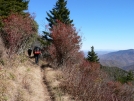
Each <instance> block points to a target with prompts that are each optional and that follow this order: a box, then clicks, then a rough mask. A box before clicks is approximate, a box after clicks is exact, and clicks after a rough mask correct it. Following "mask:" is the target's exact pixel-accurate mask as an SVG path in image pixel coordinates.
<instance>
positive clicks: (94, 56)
mask: <svg viewBox="0 0 134 101" xmlns="http://www.w3.org/2000/svg"><path fill="white" fill-rule="evenodd" d="M87 60H89V61H91V62H99V59H98V56H97V54H96V53H95V52H94V47H93V46H92V47H91V51H89V52H88V56H87Z"/></svg>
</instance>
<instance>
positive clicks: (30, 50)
mask: <svg viewBox="0 0 134 101" xmlns="http://www.w3.org/2000/svg"><path fill="white" fill-rule="evenodd" d="M27 53H28V56H29V57H31V54H32V49H31V48H29V49H28V50H27Z"/></svg>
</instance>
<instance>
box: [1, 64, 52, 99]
mask: <svg viewBox="0 0 134 101" xmlns="http://www.w3.org/2000/svg"><path fill="white" fill-rule="evenodd" d="M42 78H43V76H42V73H41V70H40V67H39V66H37V65H33V63H31V62H28V63H26V64H23V65H19V66H18V67H16V66H15V67H12V68H1V69H0V83H1V86H0V101H51V99H50V96H49V92H48V90H47V87H46V85H44V83H43V79H42Z"/></svg>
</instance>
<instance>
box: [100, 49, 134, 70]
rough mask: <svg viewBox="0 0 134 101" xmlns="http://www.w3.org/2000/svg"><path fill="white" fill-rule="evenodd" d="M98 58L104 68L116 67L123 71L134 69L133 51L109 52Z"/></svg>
mask: <svg viewBox="0 0 134 101" xmlns="http://www.w3.org/2000/svg"><path fill="white" fill-rule="evenodd" d="M99 58H100V63H101V64H102V65H104V66H111V67H113V66H116V67H120V68H122V69H125V70H130V69H134V49H129V50H120V51H116V52H111V53H108V54H104V55H100V56H99ZM130 67H131V68H130Z"/></svg>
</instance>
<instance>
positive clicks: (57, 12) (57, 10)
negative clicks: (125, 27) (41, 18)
mask: <svg viewBox="0 0 134 101" xmlns="http://www.w3.org/2000/svg"><path fill="white" fill-rule="evenodd" d="M66 5H67V1H66V0H58V1H57V2H56V5H55V6H54V8H53V9H52V10H50V13H48V12H47V15H48V17H46V20H47V21H48V22H49V27H50V29H51V28H52V26H53V25H55V24H56V23H57V20H59V21H60V22H62V23H64V24H72V22H73V20H70V18H69V14H70V11H69V10H68V9H67V7H66ZM43 34H44V35H43V36H42V39H40V42H41V43H42V44H44V45H45V46H46V45H47V46H48V45H50V44H51V42H52V38H51V33H49V32H47V31H43Z"/></svg>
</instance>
